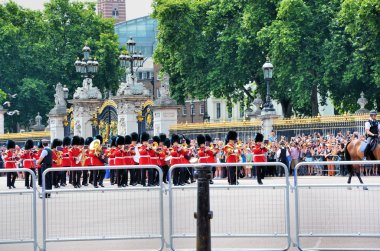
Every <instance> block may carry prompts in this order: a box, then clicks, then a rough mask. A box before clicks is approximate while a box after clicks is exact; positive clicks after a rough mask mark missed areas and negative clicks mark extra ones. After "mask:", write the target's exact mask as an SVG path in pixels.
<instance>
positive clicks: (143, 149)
mask: <svg viewBox="0 0 380 251" xmlns="http://www.w3.org/2000/svg"><path fill="white" fill-rule="evenodd" d="M149 138H150V136H149V133H147V132H143V133H142V134H141V144H142V145H141V146H140V147H139V154H140V161H139V165H140V166H141V165H151V160H150V158H151V156H154V151H153V149H152V146H151V145H149ZM146 170H147V169H141V183H140V184H141V185H143V186H146V184H145V183H146Z"/></svg>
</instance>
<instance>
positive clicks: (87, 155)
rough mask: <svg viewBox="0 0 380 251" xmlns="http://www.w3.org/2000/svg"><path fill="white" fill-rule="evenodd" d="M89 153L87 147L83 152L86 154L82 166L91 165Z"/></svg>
mask: <svg viewBox="0 0 380 251" xmlns="http://www.w3.org/2000/svg"><path fill="white" fill-rule="evenodd" d="M89 154H90V150H89V149H86V152H85V155H86V157H85V158H86V159H85V161H84V166H91V165H92V162H91V158H90V156H89Z"/></svg>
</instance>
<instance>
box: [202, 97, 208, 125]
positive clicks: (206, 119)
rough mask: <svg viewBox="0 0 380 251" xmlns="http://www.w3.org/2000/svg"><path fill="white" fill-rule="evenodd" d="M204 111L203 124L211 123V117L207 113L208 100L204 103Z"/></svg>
mask: <svg viewBox="0 0 380 251" xmlns="http://www.w3.org/2000/svg"><path fill="white" fill-rule="evenodd" d="M203 102H204V103H203V106H204V111H203V122H210V116H209V115H208V112H207V106H206V99H205V100H204V101H203Z"/></svg>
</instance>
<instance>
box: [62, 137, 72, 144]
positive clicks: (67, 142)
mask: <svg viewBox="0 0 380 251" xmlns="http://www.w3.org/2000/svg"><path fill="white" fill-rule="evenodd" d="M70 144H71V139H70V137H64V138H63V146H69V145H70Z"/></svg>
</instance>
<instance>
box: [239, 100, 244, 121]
mask: <svg viewBox="0 0 380 251" xmlns="http://www.w3.org/2000/svg"><path fill="white" fill-rule="evenodd" d="M239 112H240V118H244V103H241V104H240V108H239Z"/></svg>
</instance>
